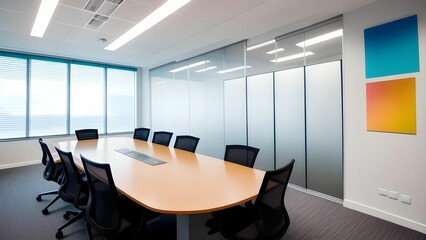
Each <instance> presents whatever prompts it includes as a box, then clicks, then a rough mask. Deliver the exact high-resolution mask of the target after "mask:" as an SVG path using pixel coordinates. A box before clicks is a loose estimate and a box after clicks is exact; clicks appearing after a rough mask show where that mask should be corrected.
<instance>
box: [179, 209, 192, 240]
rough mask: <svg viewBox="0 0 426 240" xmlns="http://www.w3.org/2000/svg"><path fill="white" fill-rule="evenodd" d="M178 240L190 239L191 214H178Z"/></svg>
mask: <svg viewBox="0 0 426 240" xmlns="http://www.w3.org/2000/svg"><path fill="white" fill-rule="evenodd" d="M176 225H177V226H176V227H177V240H189V215H188V214H178V215H177V216H176Z"/></svg>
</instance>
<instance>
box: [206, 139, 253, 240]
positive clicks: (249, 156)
mask: <svg viewBox="0 0 426 240" xmlns="http://www.w3.org/2000/svg"><path fill="white" fill-rule="evenodd" d="M258 153H259V149H258V148H254V147H250V146H245V145H226V149H225V157H224V160H225V161H228V162H233V163H237V164H240V165H243V166H246V167H251V168H252V167H253V166H254V162H255V161H256V157H257V154H258ZM245 205H246V207H251V206H253V204H252V202H250V201H249V202H246V204H245ZM205 225H206V226H207V227H209V228H210V230H209V232H208V234H209V235H211V234H214V233H216V232H218V231H219V224H218V223H217V220H216V219H215V218H211V219H209V220H207V221H206V223H205Z"/></svg>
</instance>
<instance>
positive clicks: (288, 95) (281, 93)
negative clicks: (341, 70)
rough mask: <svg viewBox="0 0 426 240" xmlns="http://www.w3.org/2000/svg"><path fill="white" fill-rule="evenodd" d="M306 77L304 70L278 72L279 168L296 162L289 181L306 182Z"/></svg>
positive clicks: (276, 129)
mask: <svg viewBox="0 0 426 240" xmlns="http://www.w3.org/2000/svg"><path fill="white" fill-rule="evenodd" d="M304 88H305V76H304V68H303V67H300V68H294V69H289V70H284V71H280V72H276V73H275V131H276V149H277V150H276V162H277V163H276V166H277V168H280V167H282V166H284V165H286V164H287V163H288V162H289V161H290V160H291V159H294V160H295V161H296V162H295V165H294V168H293V172H292V173H291V178H290V182H291V183H293V184H296V185H299V186H302V187H306V181H305V179H306V178H305V89H304Z"/></svg>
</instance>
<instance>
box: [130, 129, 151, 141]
mask: <svg viewBox="0 0 426 240" xmlns="http://www.w3.org/2000/svg"><path fill="white" fill-rule="evenodd" d="M150 131H151V130H150V129H149V128H135V132H134V133H133V139H139V140H143V141H148V137H149V132H150Z"/></svg>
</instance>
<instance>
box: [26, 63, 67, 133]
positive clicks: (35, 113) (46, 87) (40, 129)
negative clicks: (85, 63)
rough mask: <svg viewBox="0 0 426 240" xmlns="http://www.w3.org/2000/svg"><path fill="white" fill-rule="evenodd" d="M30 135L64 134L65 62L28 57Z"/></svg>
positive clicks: (65, 114) (65, 116)
mask: <svg viewBox="0 0 426 240" xmlns="http://www.w3.org/2000/svg"><path fill="white" fill-rule="evenodd" d="M30 69H31V71H30V79H31V81H30V88H29V89H30V129H29V130H30V133H29V135H30V136H43V135H45V136H46V135H59V134H67V108H68V104H67V98H68V97H67V78H68V76H67V75H68V74H67V64H66V63H61V62H52V61H41V60H31V61H30Z"/></svg>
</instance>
